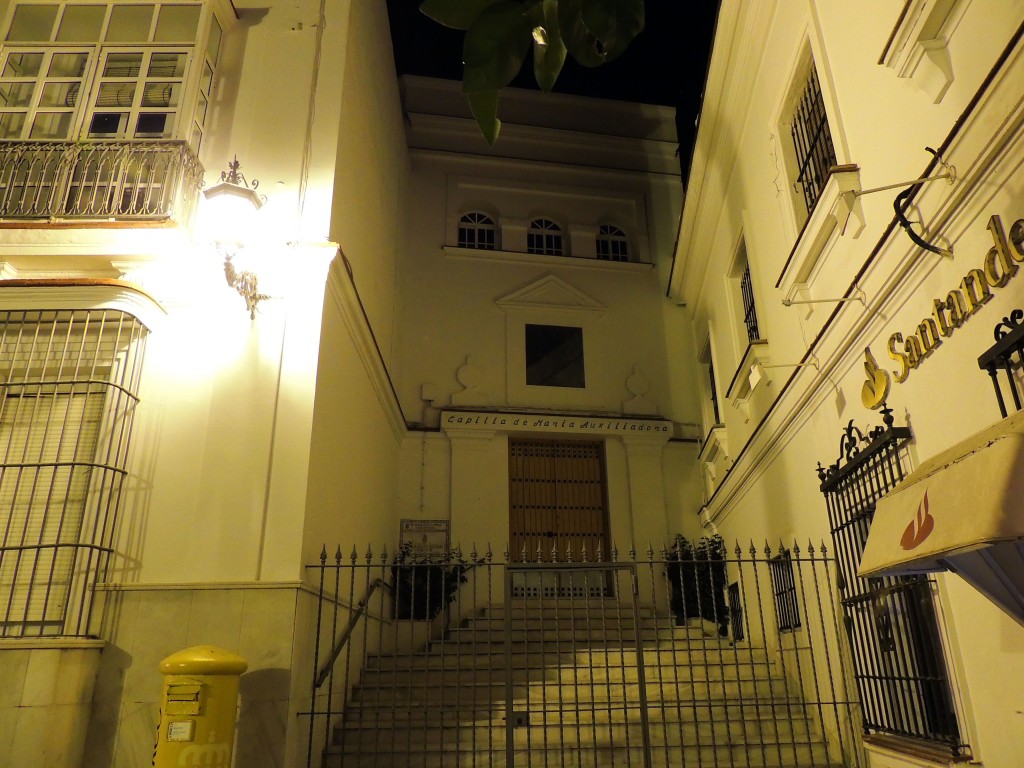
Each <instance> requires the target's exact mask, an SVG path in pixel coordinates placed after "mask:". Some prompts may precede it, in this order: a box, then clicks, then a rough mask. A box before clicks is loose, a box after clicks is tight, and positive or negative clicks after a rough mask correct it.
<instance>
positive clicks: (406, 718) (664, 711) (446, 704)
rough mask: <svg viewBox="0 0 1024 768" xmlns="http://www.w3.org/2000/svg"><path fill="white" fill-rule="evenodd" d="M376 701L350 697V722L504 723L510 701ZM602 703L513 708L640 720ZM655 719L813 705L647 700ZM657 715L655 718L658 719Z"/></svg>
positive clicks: (631, 709)
mask: <svg viewBox="0 0 1024 768" xmlns="http://www.w3.org/2000/svg"><path fill="white" fill-rule="evenodd" d="M382 704H383V702H382V703H377V702H373V701H368V702H364V701H350V702H349V703H348V704H347V705H346V707H345V712H344V714H343V722H345V723H373V722H375V723H378V724H379V725H380V726H381V727H390V726H391V724H392V723H393V724H396V727H398V726H399V725H401V724H403V723H404V724H410V723H411V724H417V725H423V724H430V725H460V724H470V723H476V724H478V725H480V724H484V723H492V722H504V717H505V702H504V699H501V700H499V701H488V700H477V701H468V702H456V701H447V700H446V701H443V702H430V703H429V706H426V704H427V702H416V703H406V704H404V705H397V704H396V705H395V706H392V705H391V704H390V703H388V704H387V705H383V706H382ZM600 704H601V705H600V706H595V707H592V708H590V709H577V708H576V707H575V702H569V701H564V700H563V706H561V707H560V706H559V702H558V700H557V699H554V700H551V701H542V700H536V701H527V700H525V699H514V700H513V702H512V708H513V711H516V712H519V711H529V712H530V722H531V723H537V724H540V723H549V724H558V723H562V724H565V725H567V726H575V724H576V723H584V724H588V725H589V724H590V723H595V722H596V723H602V722H603V723H608V722H626V721H629V720H631V719H633V720H637V721H639V718H640V714H639V706H638V705H637V703H636V702H634V701H627V700H621V699H620V700H612V701H602V702H600ZM648 706H649V709H648V713H649V716H650V718H652V719H653V720H657V721H662V720H664V721H666V722H679V721H683V722H692V721H699V720H700V719H702V718H707V719H709V720H716V719H717V720H728V719H730V718H733V717H735V716H736V713H740V712H745V713H748V714H749V713H759V712H761V713H763V712H772V713H773V714H774V716H776V717H806V716H808V714H809V707H807V706H804V705H802V704H801V702H800V699H799V698H798V697H796V696H788V697H787V696H784V695H775V696H757V697H754V696H747V697H744V698H739V697H735V696H734V697H716V698H714V699H691V700H683V699H678V700H675V701H667V702H662V703H656V704H653V705H648ZM653 720H652V721H653Z"/></svg>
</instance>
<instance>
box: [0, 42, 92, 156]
mask: <svg viewBox="0 0 1024 768" xmlns="http://www.w3.org/2000/svg"><path fill="white" fill-rule="evenodd" d="M88 68H89V53H88V52H87V51H68V50H67V49H50V50H47V51H31V52H29V51H17V50H13V51H7V52H6V54H5V55H4V59H3V62H2V65H0V72H2V73H3V74H2V76H0V117H2V118H3V125H4V128H3V131H2V133H0V137H2V138H5V139H40V140H44V139H46V140H64V139H68V138H70V137H71V135H72V132H73V129H74V125H75V116H76V113H77V110H78V107H79V101H80V99H79V94H80V93H81V92H82V88H83V84H84V82H85V78H86V74H87V72H88ZM44 73H45V74H44Z"/></svg>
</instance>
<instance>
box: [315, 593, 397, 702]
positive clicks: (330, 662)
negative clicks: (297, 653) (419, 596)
mask: <svg viewBox="0 0 1024 768" xmlns="http://www.w3.org/2000/svg"><path fill="white" fill-rule="evenodd" d="M380 587H385V588H386V589H388V590H389V591H390V592H391V593H392V594H394V592H395V588H394V587H393V586H391V585H390V584H388V583H387V582H386V581H384V579H380V578H377V579H374V580H373V583H371V584H370V588H369V589H368V590H366V594H365V595H363V597H362V599H361V600H360V601H359V602H358V603H356V611H355V613H353V614H352V615H351V616H350V617H349V620H348V626H347V627H345V631H344V632H342V633H341V637H339V638H338V641H337V642H336V643H335V645H334V650H332V651H331V655H330V657H329V658H328V659H327V661H326V662H325V663H324V665H323V667H321V668H320V671H319V672H318V673H317V676H316V681H315V682H314V683H313V690H314V691H316V690H319V689H320V686H322V685H323V684H324V683H325V682H327V678H329V677H330V676H331V670H332V669H333V668H334V662H336V661H337V660H338V657H339V656H340V655H341V652H342V650H344V648H345V645H346V644H347V643H348V640H349V638H350V637H352V633H353V632H354V631H355V629H356V624H358V623H359V620H360V619H361V618H362V617H363V616H364V615H365V614H366V608H367V606H368V605H369V604H370V598H371V597H373V593H374V592H376V591H377V590H378V589H379V588H380Z"/></svg>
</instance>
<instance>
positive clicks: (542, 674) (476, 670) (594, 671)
mask: <svg viewBox="0 0 1024 768" xmlns="http://www.w3.org/2000/svg"><path fill="white" fill-rule="evenodd" d="M510 672H511V675H510V676H511V679H512V682H513V684H517V683H527V682H547V683H555V682H558V683H562V684H563V685H590V684H592V683H593V684H604V683H611V684H618V683H622V682H635V681H636V680H637V679H638V668H637V665H636V660H635V659H634V660H633V663H631V664H622V665H621V666H612V667H607V666H603V665H602V666H582V665H581V666H574V665H573V663H572V659H568V660H566V661H564V662H562V663H559V664H551V665H549V666H546V667H529V668H528V667H513V668H512V669H511V670H510ZM772 674H773V668H772V667H771V666H770V665H769V664H768V663H767V662H765V663H761V664H754V663H751V664H742V665H725V664H721V665H708V666H703V665H701V666H696V665H693V666H688V665H680V666H660V665H645V666H644V680H645V681H646V682H647V685H648V686H652V685H653V686H658V685H663V686H671V685H676V684H689V683H702V682H703V683H716V682H717V683H720V682H722V681H736V680H754V679H770V678H771V677H772ZM504 683H505V667H504V665H503V664H502V665H500V666H499V665H494V666H490V667H469V668H465V667H462V668H460V667H458V666H457V665H455V664H453V665H451V668H447V669H442V668H418V669H395V668H392V669H367V670H364V671H363V674H362V676H361V677H360V680H359V686H360V687H361V688H366V689H370V688H377V687H379V688H386V689H391V688H436V687H439V686H446V687H462V686H466V685H488V684H501V685H504ZM779 684H780V685H782V683H781V682H780V683H779Z"/></svg>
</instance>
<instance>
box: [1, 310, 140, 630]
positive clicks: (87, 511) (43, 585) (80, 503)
mask: <svg viewBox="0 0 1024 768" xmlns="http://www.w3.org/2000/svg"><path fill="white" fill-rule="evenodd" d="M147 333H148V331H147V329H146V328H145V326H144V325H142V323H140V322H139V321H138V320H136V319H135V318H134V317H132V316H131V315H128V314H127V313H125V312H121V311H117V310H8V311H3V312H0V637H28V636H35V637H42V636H47V637H52V636H65V637H68V636H86V635H88V634H89V633H90V629H91V628H90V617H91V612H92V598H93V589H94V587H95V585H96V583H97V582H98V581H101V580H102V579H103V578H104V575H105V574H106V569H107V566H108V564H109V560H110V554H111V549H110V544H111V540H112V537H113V533H114V528H115V523H116V518H117V512H118V508H119V506H120V501H121V493H122V490H123V486H124V480H125V474H126V471H125V469H126V463H127V455H128V447H129V442H130V437H131V428H132V420H133V417H134V413H135V404H136V403H137V402H138V397H137V395H136V392H137V391H138V384H139V376H140V373H141V369H142V356H143V347H144V343H145V337H146V335H147Z"/></svg>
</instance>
